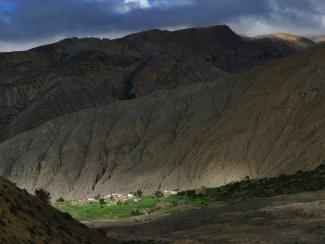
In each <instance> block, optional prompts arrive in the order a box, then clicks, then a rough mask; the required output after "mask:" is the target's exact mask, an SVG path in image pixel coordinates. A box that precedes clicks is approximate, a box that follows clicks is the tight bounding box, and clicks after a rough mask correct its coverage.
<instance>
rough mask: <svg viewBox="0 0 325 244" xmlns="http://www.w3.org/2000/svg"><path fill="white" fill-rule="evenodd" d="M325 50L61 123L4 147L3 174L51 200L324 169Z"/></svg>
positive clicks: (24, 135)
mask: <svg viewBox="0 0 325 244" xmlns="http://www.w3.org/2000/svg"><path fill="white" fill-rule="evenodd" d="M324 63H325V47H324V46H321V47H317V48H313V49H310V50H307V51H303V52H299V53H295V54H293V55H290V56H288V57H285V58H282V59H279V60H275V61H272V62H269V63H267V64H265V65H261V66H258V67H254V68H252V69H249V70H247V71H244V72H241V73H239V74H237V75H234V76H231V77H228V78H225V79H219V80H216V81H213V82H201V83H197V84H191V85H183V86H179V87H177V88H175V89H171V90H161V91H156V92H152V93H150V94H148V95H143V96H141V97H138V98H137V99H134V100H127V101H115V102H112V103H110V104H109V105H107V106H102V107H100V108H94V109H85V110H82V111H79V112H77V113H72V114H69V115H65V116H61V117H58V118H56V119H53V120H50V121H48V122H46V123H44V124H42V125H41V126H39V127H37V128H35V129H33V130H31V131H27V132H25V133H22V134H20V135H18V136H16V137H13V138H11V139H9V140H7V141H5V142H3V143H1V144H0V174H1V175H4V176H6V177H8V178H9V179H11V180H12V181H14V182H17V184H18V185H19V186H22V187H24V188H26V189H28V190H33V189H35V188H36V187H43V188H46V189H47V190H49V191H51V192H52V193H53V194H54V196H55V197H59V196H66V197H68V198H81V197H86V196H93V195H94V194H95V193H103V194H106V193H110V192H122V191H125V192H129V191H130V190H136V189H142V190H144V191H147V192H153V191H155V190H157V189H173V188H181V189H186V188H199V187H201V186H217V185H221V184H224V183H227V182H230V181H233V180H239V179H242V178H244V177H246V176H249V177H250V178H259V177H269V176H274V175H279V174H282V173H293V172H296V171H297V170H300V169H305V170H310V169H313V168H316V167H317V166H318V165H320V164H322V163H324V161H325V158H324V156H325V155H324V151H325V148H324V146H325V136H324V135H325V124H324V123H325V120H324V111H325V100H324V97H325V83H324V78H325V70H324V67H323V64H324Z"/></svg>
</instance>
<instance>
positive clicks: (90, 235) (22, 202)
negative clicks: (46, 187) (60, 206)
mask: <svg viewBox="0 0 325 244" xmlns="http://www.w3.org/2000/svg"><path fill="white" fill-rule="evenodd" d="M0 216H1V218H0V242H1V243H76V244H77V243H78V244H79V243H94V244H95V243H117V241H114V242H113V241H110V240H108V239H106V238H105V237H104V236H102V235H101V234H99V233H98V232H97V231H94V230H90V229H88V228H87V227H86V226H84V225H82V224H81V223H78V222H77V221H76V220H73V219H72V218H71V216H69V215H68V214H63V213H60V212H59V211H58V210H56V209H54V208H53V207H51V206H50V205H48V204H45V203H43V202H41V201H40V200H38V199H37V198H36V197H34V196H31V195H29V194H28V193H27V192H26V191H23V190H20V189H18V188H17V187H16V186H15V185H14V184H12V183H10V182H8V181H7V180H5V179H4V178H2V177H0Z"/></svg>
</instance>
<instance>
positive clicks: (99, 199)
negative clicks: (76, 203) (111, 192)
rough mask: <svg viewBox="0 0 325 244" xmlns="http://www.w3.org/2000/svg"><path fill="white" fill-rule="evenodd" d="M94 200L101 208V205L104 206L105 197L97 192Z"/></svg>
mask: <svg viewBox="0 0 325 244" xmlns="http://www.w3.org/2000/svg"><path fill="white" fill-rule="evenodd" d="M95 200H97V201H98V203H99V206H100V208H103V207H104V204H105V199H104V197H103V196H102V195H100V194H97V195H96V196H95Z"/></svg>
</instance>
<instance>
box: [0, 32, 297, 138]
mask: <svg viewBox="0 0 325 244" xmlns="http://www.w3.org/2000/svg"><path fill="white" fill-rule="evenodd" d="M292 52H295V49H294V48H292V47H290V46H288V45H285V44H283V43H282V42H277V41H273V42H272V43H270V42H268V41H267V42H265V41H263V40H262V41H261V40H244V39H242V38H241V37H240V36H238V35H236V34H235V33H234V32H233V31H232V30H231V29H229V27H227V26H215V27H211V28H193V29H186V30H180V31H175V32H169V31H159V30H151V31H147V32H142V33H137V34H133V35H130V36H127V37H125V38H121V39H117V40H107V39H96V38H85V39H77V38H70V39H66V40H63V41H60V42H58V43H55V44H51V45H46V46H42V47H38V48H35V49H32V50H29V51H26V52H14V53H3V54H0V128H2V130H1V132H0V141H4V140H6V139H8V138H10V137H12V136H15V135H17V134H19V133H22V132H25V131H28V130H30V129H33V128H35V127H37V126H39V125H41V124H42V123H44V122H46V121H48V120H51V119H53V118H56V117H58V116H61V115H64V114H68V113H72V112H76V111H79V110H81V109H86V108H93V107H99V106H103V105H107V104H109V103H110V102H112V101H116V100H124V99H130V98H134V97H139V96H144V95H148V94H150V93H151V92H153V91H157V90H161V89H173V88H175V87H177V86H179V85H184V84H191V83H197V82H204V81H209V80H215V79H219V78H221V77H224V76H225V75H227V74H229V73H235V72H238V71H241V70H245V69H248V68H250V67H252V66H255V65H258V64H262V63H265V62H267V61H269V60H272V59H275V58H279V57H283V56H285V55H288V54H289V53H292Z"/></svg>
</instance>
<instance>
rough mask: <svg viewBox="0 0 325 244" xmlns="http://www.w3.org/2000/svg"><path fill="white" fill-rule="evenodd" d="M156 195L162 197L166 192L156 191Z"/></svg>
mask: <svg viewBox="0 0 325 244" xmlns="http://www.w3.org/2000/svg"><path fill="white" fill-rule="evenodd" d="M155 197H156V198H158V199H161V198H163V197H164V193H162V192H161V191H156V192H155Z"/></svg>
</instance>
